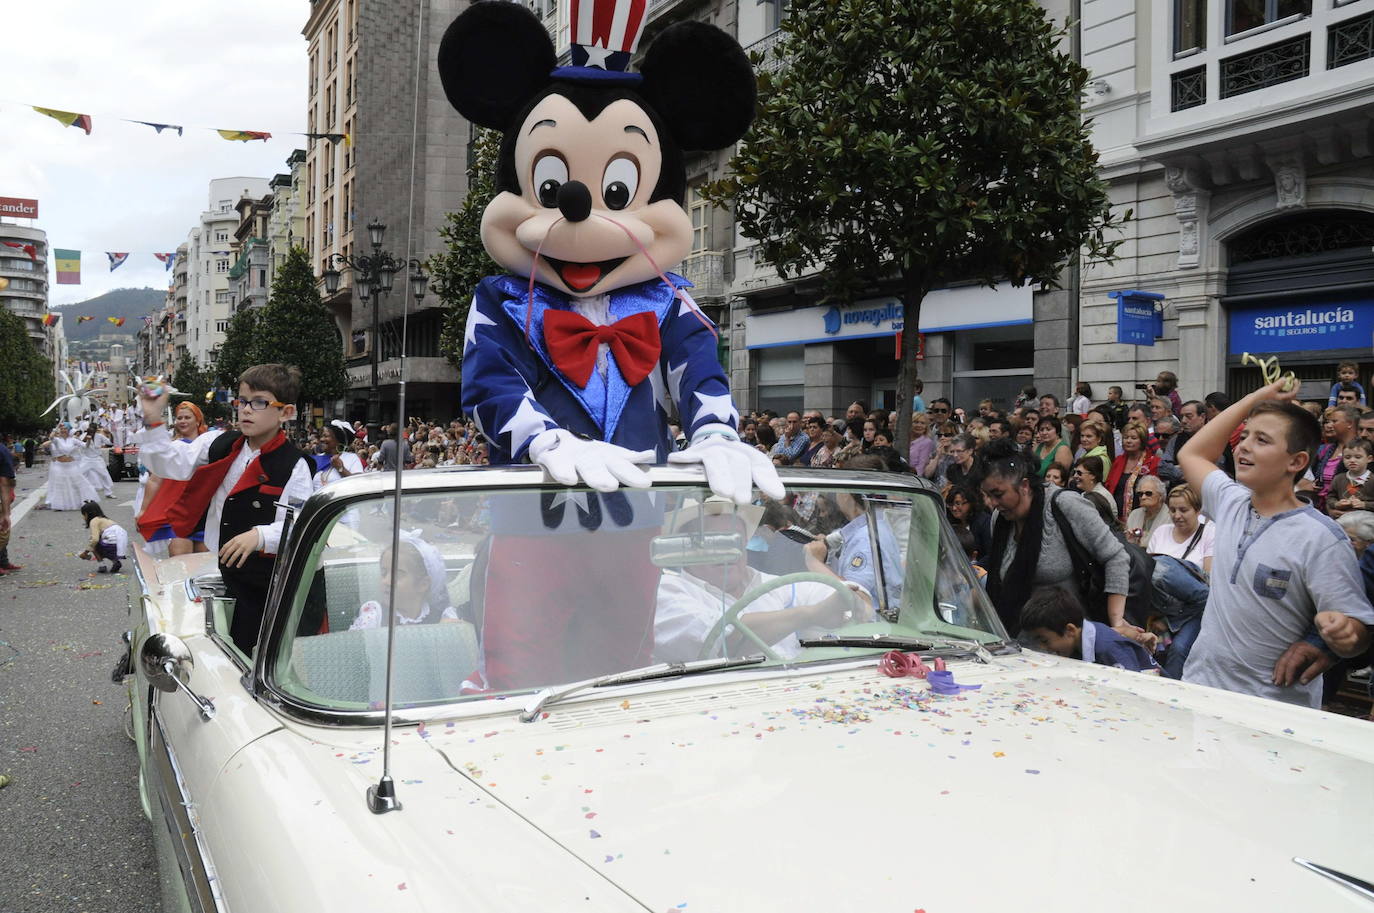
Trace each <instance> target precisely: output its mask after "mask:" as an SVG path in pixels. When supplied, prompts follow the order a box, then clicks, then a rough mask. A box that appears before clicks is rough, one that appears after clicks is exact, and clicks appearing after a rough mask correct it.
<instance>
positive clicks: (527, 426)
mask: <svg viewBox="0 0 1374 913" xmlns="http://www.w3.org/2000/svg"><path fill="white" fill-rule="evenodd" d="M548 427H549V418H548V416H546V415H545V414H544V413H542V412H540V411H539V410H538V409H536V408H535V405H534V400H533V399H532V398H531V397H530V394H529V393H528V392H527V393H526V394H525V395H524V396H523V397H521V399H520V408H519V409H516V410H515V414H514V415H512V416H511V418H510V421H508V422H506V423H505V424H504V425H502V426H501V431H500V433H501V434H509V435H510V452H511V453H515V452H516V451H517V450H519V449H520V446H521V445H522V444H524V443H525V442H526V441H528V440H529V439H530V438H532V437H534V436H535V435H536V434H538V433H539V432H541V431H543V430H545V429H546V428H548Z"/></svg>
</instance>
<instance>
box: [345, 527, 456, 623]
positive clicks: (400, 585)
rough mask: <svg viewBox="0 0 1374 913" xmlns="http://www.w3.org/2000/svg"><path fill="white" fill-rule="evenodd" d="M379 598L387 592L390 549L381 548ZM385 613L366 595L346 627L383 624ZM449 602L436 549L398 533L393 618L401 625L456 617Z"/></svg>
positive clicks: (389, 590)
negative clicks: (398, 545) (351, 621)
mask: <svg viewBox="0 0 1374 913" xmlns="http://www.w3.org/2000/svg"><path fill="white" fill-rule="evenodd" d="M381 570H382V600H385V599H387V598H389V596H390V594H391V549H390V548H389V547H388V548H385V549H382V556H381ZM388 618H389V613H388V612H387V610H386V607H385V605H384V604H383V602H382V601H380V600H376V599H370V600H368V601H367V602H365V603H363V604H362V607H361V608H359V609H358V617H357V618H356V619H354V621H353V624H351V625H349V630H351V631H358V630H361V629H363V628H384V627H386V625H387V620H388ZM458 620H459V618H458V610H457V609H455V608H454V607H453V606H451V605H449V598H448V574H447V572H446V571H445V569H444V557H443V556H442V555H440V554H439V550H438V549H436V548H435V547H434V546H432V545H430V544H429V543H428V542H425V541H423V540H421V539H418V538H416V537H414V536H408V535H402V537H401V543H400V551H399V553H398V554H397V556H396V621H397V622H398V623H399V624H403V625H418V624H435V623H438V622H442V621H458Z"/></svg>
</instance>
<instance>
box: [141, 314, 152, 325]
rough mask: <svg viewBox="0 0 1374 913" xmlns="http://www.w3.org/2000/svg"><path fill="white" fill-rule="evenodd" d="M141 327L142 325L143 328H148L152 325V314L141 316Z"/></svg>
mask: <svg viewBox="0 0 1374 913" xmlns="http://www.w3.org/2000/svg"><path fill="white" fill-rule="evenodd" d="M143 325H144V326H145V327H150V326H152V325H153V315H152V314H144V315H143Z"/></svg>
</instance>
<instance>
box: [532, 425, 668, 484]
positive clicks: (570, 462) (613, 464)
mask: <svg viewBox="0 0 1374 913" xmlns="http://www.w3.org/2000/svg"><path fill="white" fill-rule="evenodd" d="M529 455H530V461H531V462H534V463H537V464H539V465H540V466H543V467H544V469H545V470H547V471H548V473H549V475H551V476H553V480H554V481H555V482H558V483H559V484H560V485H576V484H577V481H578V479H581V480H582V481H583V482H585V483H587V485H588V486H590V487H591V488H594V489H596V490H597V491H615V490H616V489H617V488H619V487H620V486H621V485H628V486H629V487H630V488H648V487H649V484H650V482H649V474H648V473H647V472H645V471H644V470H642V469H640V468H639V467H638V466H636V465H635V464H636V463H652V462H653V461H654V452H653V451H652V450H640V451H637V452H636V451H634V450H627V449H626V448H624V447H618V446H616V445H615V444H608V443H606V442H605V441H584V440H582V439H581V438H580V437H578V436H577V435H575V434H573V433H572V432H571V431H567V430H565V429H563V428H552V429H550V430H548V431H541V432H540V433H539V434H536V435H535V436H534V440H532V441H530V446H529Z"/></svg>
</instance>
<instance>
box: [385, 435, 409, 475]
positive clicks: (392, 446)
mask: <svg viewBox="0 0 1374 913" xmlns="http://www.w3.org/2000/svg"><path fill="white" fill-rule="evenodd" d="M377 450H378V452H379V453H380V454H381V455H382V469H383V470H386V471H390V472H395V471H396V439H395V438H393V437H389V438H387V439H386V440H384V441H382V444H381V446H380V447H378V448H377ZM401 453H402V454H403V456H402V457H401V462H402V463H409V462H410V445H409V444H405V445H404V448H403V449H402V450H401Z"/></svg>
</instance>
